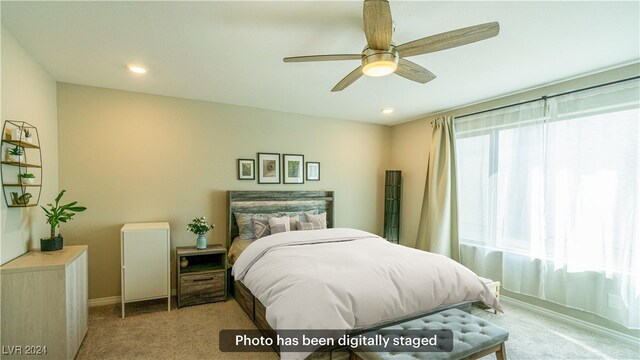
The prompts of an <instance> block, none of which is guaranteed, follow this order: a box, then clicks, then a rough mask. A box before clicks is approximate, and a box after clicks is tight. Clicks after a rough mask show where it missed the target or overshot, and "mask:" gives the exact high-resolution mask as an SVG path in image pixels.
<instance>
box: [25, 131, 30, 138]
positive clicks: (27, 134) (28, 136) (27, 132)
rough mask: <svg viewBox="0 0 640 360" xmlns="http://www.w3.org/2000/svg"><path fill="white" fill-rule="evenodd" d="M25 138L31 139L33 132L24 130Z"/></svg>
mask: <svg viewBox="0 0 640 360" xmlns="http://www.w3.org/2000/svg"><path fill="white" fill-rule="evenodd" d="M24 137H26V138H30V137H31V131H29V129H24Z"/></svg>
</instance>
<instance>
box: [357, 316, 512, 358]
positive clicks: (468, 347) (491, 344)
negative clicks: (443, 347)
mask: <svg viewBox="0 0 640 360" xmlns="http://www.w3.org/2000/svg"><path fill="white" fill-rule="evenodd" d="M385 330H451V331H452V332H453V350H452V351H450V352H396V353H394V352H371V351H367V349H366V348H363V347H360V348H358V349H356V350H355V351H354V353H355V355H356V356H357V357H358V358H360V359H362V360H381V359H384V360H392V359H393V360H413V359H450V360H459V359H465V360H466V359H478V358H481V357H483V356H486V355H488V354H491V353H496V359H498V360H505V359H506V358H507V354H506V350H505V346H504V342H505V341H507V339H508V338H509V332H507V331H506V330H504V329H503V328H501V327H499V326H497V325H494V324H492V323H490V322H488V321H486V320H484V319H481V318H479V317H476V316H473V315H471V314H468V313H466V312H464V311H462V310H458V309H448V310H444V311H441V312H439V313H437V314H433V315H428V316H425V317H422V318H418V319H414V320H410V321H407V322H404V323H401V324H397V325H393V326H389V327H386V328H383V329H379V330H376V331H374V332H371V333H368V334H376V332H377V333H380V334H384V333H385Z"/></svg>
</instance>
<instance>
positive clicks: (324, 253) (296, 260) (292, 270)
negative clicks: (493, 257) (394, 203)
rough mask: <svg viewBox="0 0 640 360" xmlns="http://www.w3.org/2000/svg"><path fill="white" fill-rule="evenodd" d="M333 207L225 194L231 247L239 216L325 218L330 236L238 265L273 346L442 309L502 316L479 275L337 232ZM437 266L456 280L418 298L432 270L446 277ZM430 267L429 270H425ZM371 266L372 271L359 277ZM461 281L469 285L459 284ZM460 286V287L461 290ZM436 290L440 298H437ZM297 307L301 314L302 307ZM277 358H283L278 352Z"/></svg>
mask: <svg viewBox="0 0 640 360" xmlns="http://www.w3.org/2000/svg"><path fill="white" fill-rule="evenodd" d="M333 202H334V194H333V192H331V191H293V192H290V191H229V192H228V205H229V206H228V221H229V224H228V225H229V234H228V239H227V241H228V244H227V245H228V247H231V245H233V244H232V243H233V242H234V241H239V240H237V239H238V237H239V235H241V234H240V233H241V231H240V227H239V225H238V222H237V220H236V215H235V214H250V215H252V216H257V215H256V214H262V215H264V214H288V215H290V216H291V217H293V216H294V215H299V216H300V219H304V214H311V213H312V212H313V213H315V214H321V213H326V215H325V216H326V227H327V229H326V230H325V229H323V230H312V231H299V232H298V231H292V232H285V233H280V234H274V235H270V236H267V237H264V238H263V239H262V238H261V239H259V240H257V241H255V242H254V243H252V244H251V245H249V246H248V247H246V249H244V251H243V252H242V255H241V256H238V257H237V259H235V264H234V268H233V274H234V281H232V282H230V283H232V284H233V289H232V291H233V294H234V297H235V299H236V301H237V302H238V304H240V306H241V307H242V309H243V310H244V311H245V312H246V313H247V315H248V316H249V317H250V318H251V320H253V322H254V323H255V325H256V327H257V328H258V329H260V330H261V331H262V333H263V334H264V335H265V336H268V337H271V338H275V337H276V330H278V329H293V328H295V329H345V330H350V331H360V332H366V331H368V330H371V329H374V328H379V327H381V326H387V325H390V324H395V323H399V322H403V321H406V320H407V319H411V318H416V317H420V316H424V315H426V314H431V313H434V312H437V311H440V310H443V309H445V308H451V307H468V306H470V303H471V302H473V301H478V300H480V301H482V302H484V303H485V304H487V305H489V306H492V307H494V308H495V309H497V310H500V311H501V308H500V304H499V303H498V301H497V300H496V299H495V297H493V295H492V294H491V291H489V289H488V288H486V286H485V285H484V283H482V281H480V280H479V279H477V277H476V276H475V274H473V273H472V272H471V271H469V270H468V269H466V268H464V267H462V266H460V265H459V264H457V263H454V262H452V261H451V260H449V259H447V258H445V257H442V256H440V255H436V254H430V253H426V252H423V251H420V250H415V249H410V248H407V247H404V246H401V245H395V244H390V243H388V242H386V241H385V240H384V239H382V238H380V237H378V236H376V235H373V234H370V233H366V232H363V231H359V230H354V229H336V228H334V227H333V225H334V212H333V209H334V206H333ZM310 216H312V215H310ZM296 218H297V216H296ZM241 222H243V221H241ZM291 227H294V225H293V222H292V223H291ZM243 229H244V228H243ZM369 253H371V254H373V255H369ZM387 255H388V256H387ZM371 256H374V257H375V259H379V260H380V261H378V262H379V263H380V264H375V265H370V263H371ZM424 256H428V258H424ZM316 257H319V259H316ZM394 259H395V260H394ZM398 259H400V260H398ZM424 259H426V260H424ZM438 263H442V264H444V268H445V270H442V271H449V270H447V269H448V268H455V269H454V270H451V271H454V272H452V273H451V275H450V276H449V277H450V278H452V279H457V280H456V282H452V281H451V282H450V281H443V280H442V276H440V279H439V280H438V279H436V280H434V281H435V282H434V283H433V284H432V285H430V286H432V287H430V288H429V289H423V290H421V291H423V292H422V293H419V292H415V291H413V289H414V288H420V286H412V284H418V283H419V281H422V279H421V278H424V277H425V275H424V274H425V273H427V272H429V271H430V269H432V268H431V266H433V269H435V270H434V271H432V272H434V273H438V272H439V271H441V270H440V268H436V267H435V266H437V264H438ZM306 264H308V265H306ZM385 264H386V265H385ZM426 264H428V266H430V267H429V268H426V267H424V266H427V265H426ZM368 266H375V267H374V268H371V269H369V270H367V272H362V271H360V269H362V268H365V267H368ZM384 266H386V268H385V267H384ZM414 266H417V267H421V266H422V268H421V269H420V270H416V271H415V272H416V273H418V274H420V276H417V277H416V276H413V275H408V274H407V272H406V271H405V270H406V268H407V267H410V269H414ZM307 267H308V268H307ZM378 267H380V269H378ZM402 268H405V270H403V271H405V272H402V273H401V274H402V278H403V280H402V281H401V282H398V279H391V280H389V279H387V277H389V274H390V273H394V272H396V270H397V269H402ZM279 269H280V270H279ZM328 269H330V270H328ZM389 269H391V270H389ZM425 269H427V270H425ZM281 270H282V271H281ZM327 271H328V272H327ZM410 272H411V271H409V273H410ZM327 274H329V275H327ZM405 277H406V279H404V278H405ZM472 278H473V279H472ZM370 279H377V280H375V281H373V282H374V283H375V284H377V285H378V287H377V288H375V289H373V290H371V289H369V288H367V287H366V286H360V285H362V284H364V283H367V282H370V281H369V280H370ZM461 279H462V280H461ZM470 279H471V280H470ZM474 279H475V280H474ZM463 280H464V281H466V282H470V284H469V283H462V281H463ZM458 281H460V284H461V285H457V282H458ZM378 283H380V284H378ZM398 284H400V285H398ZM403 284H404V285H403ZM407 284H409V285H407ZM422 288H425V287H424V286H422ZM436 288H441V289H442V290H441V291H436V290H434V289H436ZM363 291H364V293H363ZM254 293H255V295H254ZM392 293H393V294H392ZM363 294H369V295H368V296H367V295H363ZM456 294H457V295H456ZM460 294H461V295H460ZM454 295H455V296H454ZM386 298H389V299H391V300H390V301H391V303H389V304H390V305H389V304H387V303H386V302H384V301H385V300H384V299H386ZM427 298H429V299H427ZM261 300H262V301H261ZM300 303H302V304H304V306H303V307H298V306H297V305H298V304H300ZM332 304H337V306H332ZM334 307H335V309H334ZM294 308H295V309H294ZM314 309H315V311H314ZM334 313H335V314H334ZM273 324H275V325H274V326H272V325H273ZM274 328H275V329H274ZM274 350H275V351H276V352H279V348H278V347H277V346H274ZM325 350H326V349H325ZM303 355H304V356H303V357H306V356H307V354H303ZM300 356H301V354H292V353H281V357H282V358H283V359H284V358H288V359H289V358H290V359H299V358H302V357H300ZM309 357H310V358H314V359H348V358H350V357H351V353H350V351H349V350H347V349H345V348H342V349H340V348H337V349H332V350H331V351H319V352H315V353H313V354H311V355H309Z"/></svg>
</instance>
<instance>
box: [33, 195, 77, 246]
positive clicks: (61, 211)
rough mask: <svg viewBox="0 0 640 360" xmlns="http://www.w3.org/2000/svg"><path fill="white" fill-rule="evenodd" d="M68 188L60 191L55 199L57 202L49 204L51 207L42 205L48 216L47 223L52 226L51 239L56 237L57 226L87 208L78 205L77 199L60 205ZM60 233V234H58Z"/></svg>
mask: <svg viewBox="0 0 640 360" xmlns="http://www.w3.org/2000/svg"><path fill="white" fill-rule="evenodd" d="M65 191H66V190H62V191H60V194H58V196H57V197H56V199H55V204H54V205H52V204H47V206H48V207H49V209H48V210H47V209H46V208H45V207H44V206H40V207H41V208H42V210H44V213H45V214H46V216H47V224H49V225H50V226H51V239H54V238H55V237H56V228H57V227H59V226H60V223H66V222H67V221H70V220H72V219H73V216H74V215H75V214H76V213H77V212H82V211H85V210H87V208H86V207H84V206H76V204H77V203H78V202H77V201H72V202H70V203H68V204H65V205H59V203H60V199H62V195H64V193H65ZM58 235H59V234H58Z"/></svg>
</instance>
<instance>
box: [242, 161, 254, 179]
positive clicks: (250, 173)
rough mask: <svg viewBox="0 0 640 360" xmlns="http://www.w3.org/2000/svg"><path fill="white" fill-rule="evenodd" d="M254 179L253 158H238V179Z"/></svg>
mask: <svg viewBox="0 0 640 360" xmlns="http://www.w3.org/2000/svg"><path fill="white" fill-rule="evenodd" d="M255 179H256V161H255V160H253V159H238V180H255Z"/></svg>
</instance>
